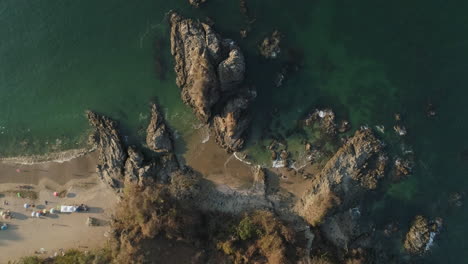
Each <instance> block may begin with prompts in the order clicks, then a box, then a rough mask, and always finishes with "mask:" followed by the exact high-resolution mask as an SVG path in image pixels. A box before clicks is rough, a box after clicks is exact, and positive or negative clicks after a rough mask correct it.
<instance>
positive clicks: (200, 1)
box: [189, 0, 207, 7]
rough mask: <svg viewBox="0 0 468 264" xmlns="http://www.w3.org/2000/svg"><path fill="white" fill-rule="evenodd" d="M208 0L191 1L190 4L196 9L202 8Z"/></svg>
mask: <svg viewBox="0 0 468 264" xmlns="http://www.w3.org/2000/svg"><path fill="white" fill-rule="evenodd" d="M206 1H207V0H189V3H190V4H191V5H192V6H194V7H200V5H202V4H204V3H205V2H206Z"/></svg>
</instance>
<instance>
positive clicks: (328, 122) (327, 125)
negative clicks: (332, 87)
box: [305, 109, 336, 135]
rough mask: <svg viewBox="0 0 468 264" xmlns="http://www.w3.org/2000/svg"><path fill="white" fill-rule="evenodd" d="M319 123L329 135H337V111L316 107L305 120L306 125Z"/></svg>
mask: <svg viewBox="0 0 468 264" xmlns="http://www.w3.org/2000/svg"><path fill="white" fill-rule="evenodd" d="M315 123H319V125H320V128H321V129H322V130H323V131H324V132H325V133H326V134H328V135H336V124H335V113H334V112H333V111H332V110H331V109H315V110H314V111H313V112H312V114H310V115H309V117H307V118H306V120H305V125H306V126H313V125H314V124H315Z"/></svg>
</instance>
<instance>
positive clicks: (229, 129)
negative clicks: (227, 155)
mask: <svg viewBox="0 0 468 264" xmlns="http://www.w3.org/2000/svg"><path fill="white" fill-rule="evenodd" d="M248 106H249V99H248V98H245V97H242V96H239V97H236V98H234V99H233V100H231V101H229V102H228V103H227V104H226V106H225V108H224V110H223V112H222V113H221V114H220V115H217V116H215V117H214V119H213V125H212V126H213V129H214V132H215V139H216V142H217V143H218V144H219V145H220V146H221V147H223V148H224V149H226V150H228V151H230V152H234V151H237V150H239V149H241V148H242V147H243V145H244V138H243V134H244V132H245V131H246V129H247V128H248V126H249V123H250V120H249V118H248V117H244V116H247V108H248Z"/></svg>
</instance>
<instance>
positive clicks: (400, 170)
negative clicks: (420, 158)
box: [395, 158, 413, 180]
mask: <svg viewBox="0 0 468 264" xmlns="http://www.w3.org/2000/svg"><path fill="white" fill-rule="evenodd" d="M412 170H413V166H412V164H411V162H410V161H409V160H404V159H401V158H397V159H396V160H395V177H396V179H397V180H399V179H402V178H403V177H405V176H408V175H409V174H411V172H412Z"/></svg>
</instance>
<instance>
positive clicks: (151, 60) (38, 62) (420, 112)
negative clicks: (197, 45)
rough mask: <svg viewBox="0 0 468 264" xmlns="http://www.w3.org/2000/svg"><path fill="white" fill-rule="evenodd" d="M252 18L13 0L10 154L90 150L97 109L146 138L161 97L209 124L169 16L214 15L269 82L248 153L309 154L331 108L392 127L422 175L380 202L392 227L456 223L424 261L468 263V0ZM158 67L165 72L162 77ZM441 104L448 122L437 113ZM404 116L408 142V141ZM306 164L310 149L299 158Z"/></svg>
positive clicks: (176, 114) (314, 4)
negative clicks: (316, 115) (458, 201)
mask: <svg viewBox="0 0 468 264" xmlns="http://www.w3.org/2000/svg"><path fill="white" fill-rule="evenodd" d="M248 5H249V9H250V14H251V17H252V18H255V22H254V23H253V24H252V25H251V27H252V28H251V31H250V33H249V36H248V38H247V39H245V40H241V39H240V36H239V30H240V29H241V28H244V27H247V26H248V23H247V20H248V19H247V18H246V17H244V16H242V15H241V14H240V12H239V6H238V3H237V1H227V0H210V1H209V4H208V5H207V6H206V7H205V8H203V9H201V10H194V9H193V8H190V7H189V6H188V4H187V3H186V1H185V0H178V1H154V0H152V1H149V0H142V1H137V2H135V3H132V4H128V1H123V0H114V1H97V2H96V1H90V0H84V1H71V0H65V1H63V0H62V1H59V0H51V1H48V2H47V5H45V4H41V3H40V2H38V1H26V0H4V1H1V2H0V24H1V25H2V26H0V34H1V36H2V40H3V41H2V42H1V43H0V133H1V134H0V146H2V147H1V149H0V154H1V155H4V156H5V155H18V154H33V153H45V152H47V151H51V150H63V149H69V148H75V147H77V146H82V145H83V144H84V142H85V140H86V132H87V130H88V126H87V123H86V120H85V116H84V110H86V109H92V110H96V111H99V112H102V113H105V114H107V115H109V116H111V117H113V118H115V119H117V120H119V121H120V122H121V124H122V126H123V127H124V130H125V131H126V133H127V135H128V136H129V140H130V141H131V142H133V143H139V142H141V141H139V138H141V137H142V136H143V135H144V133H143V130H142V129H144V128H145V126H146V124H147V122H148V112H149V109H148V102H149V101H150V100H152V99H154V98H155V97H157V98H158V100H159V101H160V103H161V104H162V105H163V107H164V109H165V111H166V114H167V116H168V119H169V122H170V124H171V125H172V126H173V127H174V128H175V129H176V130H177V131H178V134H180V135H181V136H182V137H181V138H180V139H181V142H179V144H181V145H183V139H184V138H188V137H189V136H190V135H191V133H194V132H193V129H192V128H193V126H196V125H197V124H198V122H196V121H195V119H194V117H193V115H192V114H191V112H190V110H189V109H188V108H187V107H185V106H184V105H183V104H182V102H181V100H180V98H179V89H178V88H177V87H176V85H175V81H174V80H175V76H174V73H173V71H172V60H171V57H170V54H169V40H168V31H167V30H168V28H167V24H166V23H165V20H164V17H165V13H166V12H167V11H169V10H170V9H178V10H180V11H181V12H182V13H183V14H186V15H188V14H189V15H190V16H197V17H204V16H209V17H210V18H212V19H213V20H214V21H215V22H216V29H217V30H218V31H219V32H221V33H222V34H223V36H226V37H231V38H233V39H234V40H236V41H239V43H240V45H241V46H242V48H243V50H244V53H245V55H246V59H247V62H248V76H247V78H248V82H249V83H252V84H254V85H255V86H256V88H257V90H258V97H257V100H256V101H255V104H254V107H253V108H254V109H253V111H252V112H253V113H254V124H255V125H254V127H253V128H252V131H251V137H250V140H249V146H248V149H247V150H248V153H249V154H250V155H251V156H252V157H254V158H255V159H257V160H258V161H259V162H260V163H267V162H269V154H268V152H265V151H264V149H265V146H266V145H268V144H269V143H270V137H271V136H275V137H278V136H282V137H286V138H289V139H290V142H291V143H290V145H291V146H297V148H299V147H300V144H299V143H300V141H301V140H303V139H307V138H308V137H310V135H307V133H305V134H304V133H298V132H301V131H298V130H297V128H298V125H297V124H298V123H297V120H298V119H299V118H301V117H303V116H304V115H306V114H307V113H308V111H309V110H310V109H311V108H313V107H317V106H329V107H332V108H333V109H334V110H335V111H336V113H337V115H338V118H347V119H349V120H350V121H351V123H352V124H353V128H354V129H356V128H358V127H359V126H360V125H362V124H367V125H369V126H371V127H374V126H375V125H380V124H382V125H384V126H385V128H386V133H385V135H383V137H384V138H385V140H386V141H387V142H388V143H389V145H392V146H396V147H393V148H392V149H391V152H392V153H398V152H401V151H398V147H399V146H400V145H401V144H404V145H405V146H408V147H411V148H412V149H413V150H414V152H415V155H416V168H415V173H414V175H412V176H411V177H410V178H409V179H407V180H405V181H403V182H401V183H398V184H394V185H392V186H391V187H390V188H389V189H388V190H384V191H385V192H386V194H385V195H384V197H383V198H381V199H380V200H379V201H378V202H376V203H375V206H374V208H375V209H374V211H373V215H372V217H373V218H375V219H377V220H378V222H379V224H380V225H384V224H386V223H388V222H390V221H398V222H399V223H400V224H401V225H402V226H403V228H407V226H408V224H409V222H410V221H411V219H412V218H413V217H414V216H415V214H425V215H428V216H442V217H443V218H444V219H445V222H444V223H445V226H446V228H445V229H444V231H443V232H442V234H441V236H440V238H436V239H435V246H434V249H433V252H432V253H431V254H430V255H429V256H427V259H425V260H424V261H425V262H424V263H461V262H460V260H463V259H468V245H467V242H464V237H466V236H468V228H467V227H465V223H466V220H468V210H467V209H466V206H465V205H463V206H462V207H461V208H456V209H455V208H451V207H449V206H448V203H447V199H448V196H449V195H450V193H452V192H454V191H459V192H460V191H467V190H466V189H467V188H466V186H467V183H468V178H467V177H466V171H467V159H468V158H467V157H466V156H468V154H465V155H461V153H462V151H464V150H465V149H467V148H468V140H467V139H466V136H465V135H466V134H467V133H468V122H466V116H467V114H468V110H467V109H466V107H465V100H466V98H467V95H468V92H466V89H465V87H464V86H466V85H467V84H468V80H467V78H468V75H467V74H466V62H467V61H468V34H467V33H468V16H466V14H467V13H468V2H463V1H450V3H446V2H443V3H442V2H437V1H432V2H428V1H422V0H417V1H411V2H408V1H402V0H398V1H390V2H389V1H370V0H365V1H360V2H359V3H356V2H350V1H337V0H335V1H333V0H329V1H323V0H316V1H291V0H288V1H285V0H274V1H268V4H265V1H259V0H256V1H254V0H250V1H248ZM274 29H279V30H280V31H281V32H282V33H283V34H284V36H285V39H284V41H283V46H282V53H281V55H280V58H279V59H278V60H275V61H268V60H265V59H262V58H260V57H259V56H258V52H257V50H256V46H257V44H258V42H259V41H260V40H261V39H262V38H263V37H264V36H265V35H266V34H268V33H270V32H272V31H273V30H274ZM155 59H159V61H160V62H161V67H160V68H159V71H157V69H156V67H155ZM291 61H293V62H294V63H296V64H298V65H300V69H299V71H297V72H292V73H291V74H289V75H288V76H287V79H286V81H285V83H284V85H283V86H282V87H280V88H276V87H275V86H274V85H273V79H274V76H275V74H276V73H277V72H278V71H280V70H281V66H282V65H283V64H284V63H287V62H291ZM428 102H432V103H434V104H435V105H436V106H437V111H438V114H437V116H436V117H435V118H433V119H429V118H427V117H426V115H425V108H426V105H427V104H428ZM395 112H400V113H402V115H403V118H404V123H405V125H406V127H407V129H408V135H407V136H405V137H404V138H398V137H397V136H395V135H394V132H393V130H392V127H393V125H394V121H393V114H394V113H395ZM298 155H300V153H299V152H298Z"/></svg>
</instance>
